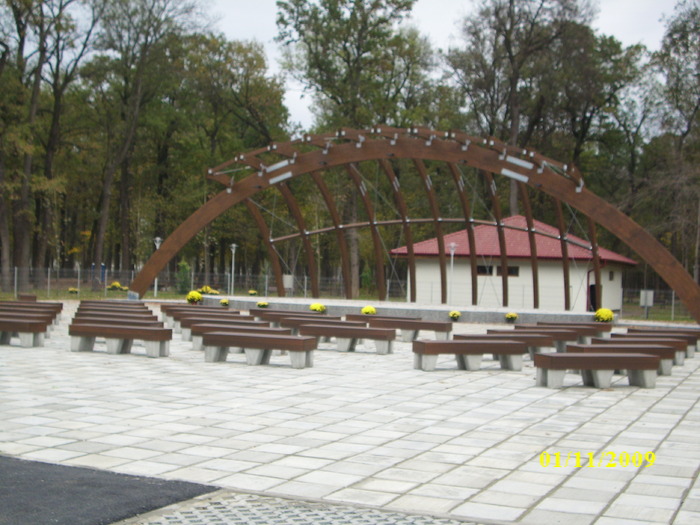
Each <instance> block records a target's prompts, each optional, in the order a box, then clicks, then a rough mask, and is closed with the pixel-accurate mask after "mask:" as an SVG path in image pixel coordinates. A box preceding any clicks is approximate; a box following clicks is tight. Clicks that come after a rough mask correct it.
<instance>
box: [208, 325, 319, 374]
mask: <svg viewBox="0 0 700 525" xmlns="http://www.w3.org/2000/svg"><path fill="white" fill-rule="evenodd" d="M202 345H203V346H204V360H205V361H206V362H208V363H213V362H220V361H226V356H227V355H228V353H229V348H232V347H234V348H243V351H244V352H245V356H246V362H247V364H249V365H267V364H269V363H270V357H271V356H272V351H273V350H282V351H284V350H287V351H288V352H289V356H290V358H291V361H292V368H306V367H312V366H313V362H314V361H313V356H314V350H315V349H316V338H315V337H302V336H298V335H269V334H253V333H243V332H208V333H205V334H203V335H202Z"/></svg>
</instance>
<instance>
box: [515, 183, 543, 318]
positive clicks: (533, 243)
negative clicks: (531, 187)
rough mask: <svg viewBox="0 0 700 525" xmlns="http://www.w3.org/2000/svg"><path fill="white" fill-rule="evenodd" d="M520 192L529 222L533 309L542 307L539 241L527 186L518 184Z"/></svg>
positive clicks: (528, 235) (528, 234) (526, 219)
mask: <svg viewBox="0 0 700 525" xmlns="http://www.w3.org/2000/svg"><path fill="white" fill-rule="evenodd" d="M518 189H519V190H520V200H521V202H522V203H523V208H524V209H525V221H526V222H527V237H528V240H529V241H530V266H532V307H533V308H539V307H540V278H539V271H538V268H539V267H538V266H537V240H536V239H535V223H534V221H533V220H532V206H531V205H530V194H529V193H528V192H527V186H525V184H523V183H522V182H518Z"/></svg>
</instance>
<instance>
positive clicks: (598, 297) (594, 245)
mask: <svg viewBox="0 0 700 525" xmlns="http://www.w3.org/2000/svg"><path fill="white" fill-rule="evenodd" d="M588 238H589V239H590V240H591V253H592V254H593V275H594V278H595V305H596V306H595V309H598V308H600V307H602V306H603V305H602V304H601V301H602V300H603V290H602V286H601V285H602V282H603V281H602V280H601V275H600V254H599V253H598V231H597V230H596V227H595V222H593V220H592V219H591V218H590V217H588ZM590 293H591V290H590V288H589V289H588V290H586V294H587V296H588V297H590ZM589 302H590V301H589ZM589 306H592V305H589Z"/></svg>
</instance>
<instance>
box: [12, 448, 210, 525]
mask: <svg viewBox="0 0 700 525" xmlns="http://www.w3.org/2000/svg"><path fill="white" fill-rule="evenodd" d="M215 490H217V487H212V486H208V485H200V484H197V483H189V482H185V481H169V480H162V479H155V478H148V477H142V476H130V475H125V474H117V473H113V472H103V471H99V470H94V469H87V468H79V467H67V466H62V465H53V464H50V463H40V462H36V461H26V460H21V459H14V458H8V457H4V456H0V525H49V524H51V525H56V524H58V525H107V524H109V523H114V522H116V521H120V520H124V519H127V518H131V517H134V516H137V515H139V514H142V513H144V512H150V511H152V510H155V509H159V508H161V507H165V506H167V505H172V504H173V503H177V502H179V501H183V500H187V499H190V498H194V497H196V496H199V495H201V494H206V493H209V492H213V491H215Z"/></svg>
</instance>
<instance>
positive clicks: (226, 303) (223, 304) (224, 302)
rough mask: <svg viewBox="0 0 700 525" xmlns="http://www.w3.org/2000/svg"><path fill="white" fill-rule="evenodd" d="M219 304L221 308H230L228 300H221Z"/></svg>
mask: <svg viewBox="0 0 700 525" xmlns="http://www.w3.org/2000/svg"><path fill="white" fill-rule="evenodd" d="M219 304H220V305H221V306H228V299H221V301H219Z"/></svg>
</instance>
